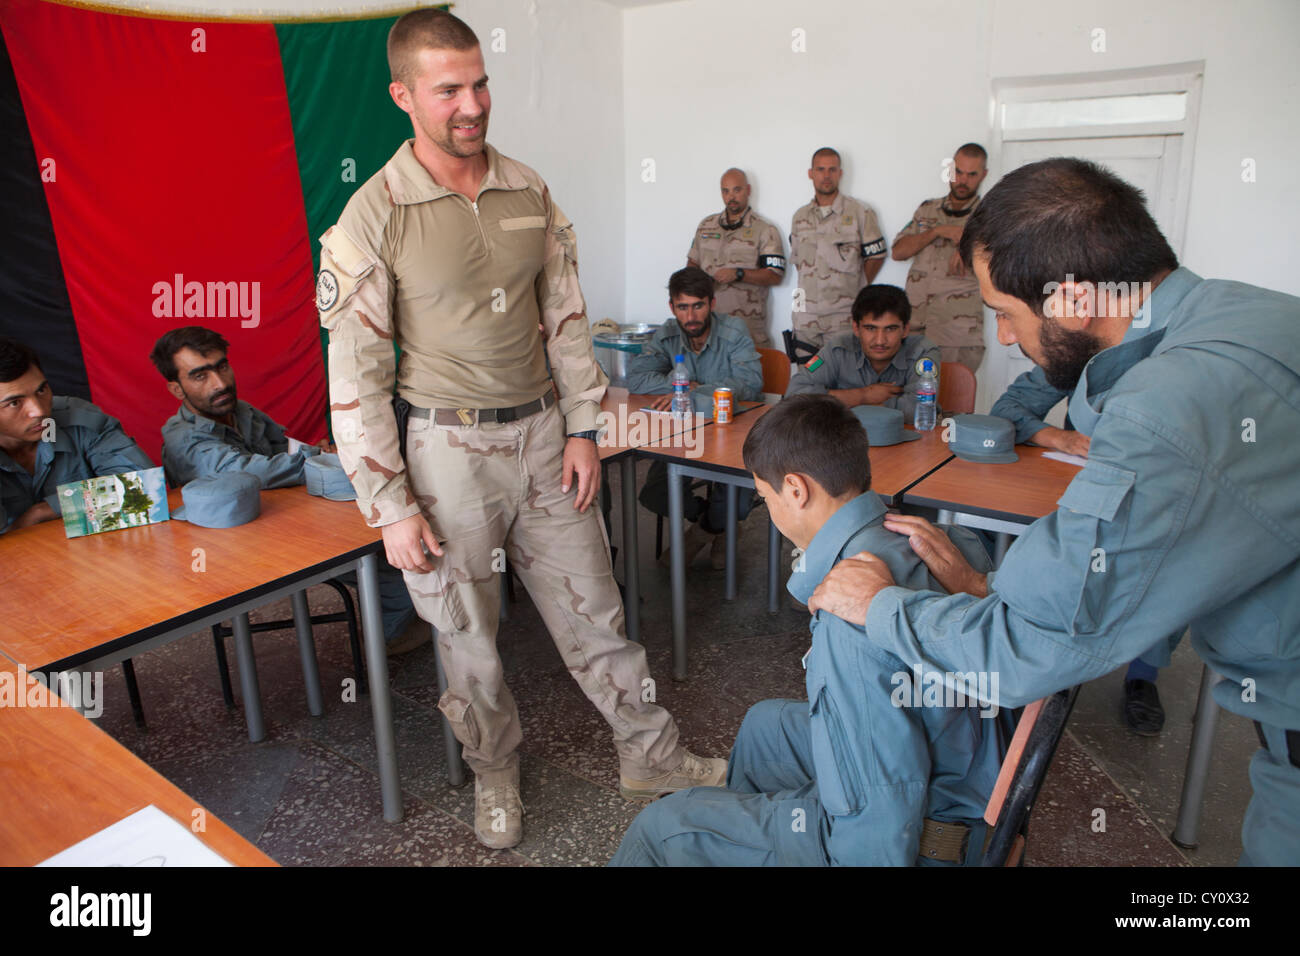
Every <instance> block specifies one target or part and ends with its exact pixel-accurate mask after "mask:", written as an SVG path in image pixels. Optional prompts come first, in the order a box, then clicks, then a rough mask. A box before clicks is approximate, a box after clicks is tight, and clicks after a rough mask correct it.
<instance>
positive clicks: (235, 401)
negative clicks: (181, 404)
mask: <svg viewBox="0 0 1300 956" xmlns="http://www.w3.org/2000/svg"><path fill="white" fill-rule="evenodd" d="M181 389H182V391H184V390H185V387H184V386H181ZM223 395H229V396H230V399H231V401H230V404H229V405H228V406H227V407H226V408H224V409H217V408H216V407H214V406H213V404H212V402H213V400H214V399H217V398H220V397H221V396H223ZM185 397H186V398H188V399H189V401H190V404H191V405H193V406H194V409H195V410H196V411H197V412H198V413H199V414H200V415H206V416H207V417H208V418H223V417H225V416H226V415H230V414H233V413H234V411H235V409H236V408H238V407H239V394H238V392H237V391H236V390H235V386H234V385H231V386H230V388H223V389H222V390H221V391H219V392H217V393H216V394H215V395H212V396H210V397H208V398H206V399H205V398H196V397H195V396H193V395H191V394H190V393H189V392H188V391H186V392H185Z"/></svg>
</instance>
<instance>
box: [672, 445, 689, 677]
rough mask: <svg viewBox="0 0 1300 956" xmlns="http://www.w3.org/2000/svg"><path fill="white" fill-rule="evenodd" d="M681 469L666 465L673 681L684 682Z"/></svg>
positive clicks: (684, 589) (684, 607) (684, 640)
mask: <svg viewBox="0 0 1300 956" xmlns="http://www.w3.org/2000/svg"><path fill="white" fill-rule="evenodd" d="M684 506H685V505H684V502H683V501H682V474H681V468H680V467H679V466H677V465H674V464H671V463H670V464H669V465H668V547H669V549H670V550H671V551H672V561H671V562H670V563H671V565H672V568H671V571H670V576H671V580H672V605H673V680H686V555H685V554H684V553H683V552H684V551H685V550H686V541H685V537H686V535H685V534H684V533H683V532H682V521H683V520H684V519H683V516H682V512H683V510H684Z"/></svg>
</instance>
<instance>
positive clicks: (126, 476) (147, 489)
mask: <svg viewBox="0 0 1300 956" xmlns="http://www.w3.org/2000/svg"><path fill="white" fill-rule="evenodd" d="M58 495H59V506H60V507H61V508H62V509H63V530H64V531H66V532H67V535H68V537H69V538H80V537H81V536H82V535H86V534H98V533H99V532H100V531H120V530H121V529H123V528H135V527H138V526H140V525H145V524H156V523H157V522H159V521H166V520H168V519H169V518H170V517H171V514H170V512H169V511H168V510H167V481H166V479H165V478H164V477H163V470H162V469H161V468H150V469H148V470H146V471H128V472H124V473H122V474H120V475H104V476H102V477H99V478H86V479H85V480H83V481H70V482H68V483H67V484H65V485H59V487H58Z"/></svg>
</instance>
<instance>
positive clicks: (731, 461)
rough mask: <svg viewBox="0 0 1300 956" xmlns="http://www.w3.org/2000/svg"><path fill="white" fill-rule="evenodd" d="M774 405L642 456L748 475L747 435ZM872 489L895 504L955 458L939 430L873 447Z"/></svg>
mask: <svg viewBox="0 0 1300 956" xmlns="http://www.w3.org/2000/svg"><path fill="white" fill-rule="evenodd" d="M772 407H773V406H771V405H764V406H761V407H760V408H758V409H757V410H755V411H749V412H746V413H745V414H743V415H738V416H736V418H735V420H734V421H733V422H732V423H731V424H730V425H716V426H714V427H712V428H707V429H705V430H704V431H703V432H702V433H701V435H700V436H699V438H700V440H699V442H698V443H697V444H696V447H695V448H693V449H692V448H688V447H683V443H680V442H677V443H674V442H672V441H661V442H658V443H655V444H652V445H646V446H645V447H643V448H641V449H639V450H638V452H639V453H640V454H642V455H645V456H647V457H651V458H659V459H663V460H668V461H675V462H677V463H679V464H683V465H698V466H702V467H706V468H710V469H719V470H722V471H726V472H729V473H732V474H737V475H740V474H745V475H747V474H749V472H748V470H747V469H746V468H745V462H744V456H743V455H742V454H741V452H742V450H743V449H744V446H745V438H746V436H748V435H749V431H750V429H751V428H753V427H754V424H755V423H756V422H757V421H758V420H759V419H760V418H761V417H762V416H763V415H764V414H765V413H766V412H767V411H768V410H769V409H770V408H772ZM868 454H869V455H870V458H871V489H872V490H873V491H875V492H876V493H877V494H879V495H880V496H881V497H882V498H884V499H885V502H886V503H887V504H893V503H894V501H893V499H894V498H895V497H897V496H898V495H899V493H901V492H902V491H903V489H905V488H907V487H908V486H910V485H912V484H913V483H915V482H916V481H918V480H919V479H921V478H922V477H923V476H925V475H927V474H929V473H930V472H932V471H934V470H935V469H936V468H938V467H939V466H940V465H942V464H943V463H944V462H945V461H947V460H948V459H949V458H951V457H952V453H951V452H950V451H949V450H948V446H947V445H946V444H945V443H944V441H943V438H942V436H941V433H940V431H939V430H938V429H935V430H933V431H929V432H923V433H922V434H921V440H920V441H909V442H902V443H900V444H898V445H887V446H883V447H879V448H872V449H871V450H870V451H869V453H868Z"/></svg>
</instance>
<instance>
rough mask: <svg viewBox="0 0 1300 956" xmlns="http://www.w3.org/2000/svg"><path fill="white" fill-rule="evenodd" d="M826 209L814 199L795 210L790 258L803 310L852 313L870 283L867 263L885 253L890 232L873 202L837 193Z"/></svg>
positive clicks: (820, 313)
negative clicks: (886, 231) (882, 225)
mask: <svg viewBox="0 0 1300 956" xmlns="http://www.w3.org/2000/svg"><path fill="white" fill-rule="evenodd" d="M822 208H823V207H820V206H818V205H817V200H816V199H815V198H814V199H813V201H812V202H810V203H808V205H806V206H803V207H801V208H800V209H799V211H798V212H796V213H795V214H794V220H793V222H792V223H791V225H790V259H791V261H792V262H793V263H794V265H795V268H796V269H798V270H799V288H800V289H803V292H804V311H805V312H806V313H808V314H809V315H826V316H839V315H843V316H845V317H847V316H848V315H849V314H850V312H851V311H852V308H853V300H854V299H855V298H857V295H858V292H859V290H861V289H862V287H863V286H864V285H866V284H867V279H866V276H864V275H863V274H862V263H863V261H864V260H866V259H872V258H876V257H880V256H883V255H884V254H885V237H884V236H883V235H882V234H881V232H880V225H879V224H878V223H877V222H876V214H875V212H873V211H872V209H871V207H870V206H867V205H864V204H863V203H860V202H858V201H857V200H856V199H854V198H852V197H851V196H846V195H844V193H840V194H839V195H837V196H836V197H835V201H834V202H833V203H831V205H830V210H831V211H830V213H828V214H827V215H825V216H823V215H822V213H821V209H822ZM795 318H796V319H798V318H799V315H798V313H796V314H795ZM798 324H799V323H798V322H796V326H797V325H798Z"/></svg>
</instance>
